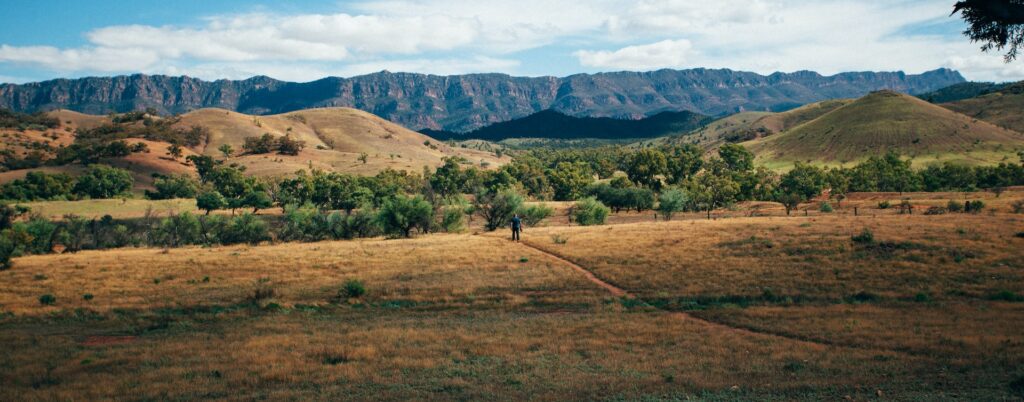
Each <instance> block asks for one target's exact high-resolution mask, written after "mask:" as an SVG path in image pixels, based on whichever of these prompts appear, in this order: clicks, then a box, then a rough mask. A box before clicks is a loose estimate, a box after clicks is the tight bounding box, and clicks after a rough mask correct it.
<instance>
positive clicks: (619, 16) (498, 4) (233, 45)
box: [0, 0, 1024, 80]
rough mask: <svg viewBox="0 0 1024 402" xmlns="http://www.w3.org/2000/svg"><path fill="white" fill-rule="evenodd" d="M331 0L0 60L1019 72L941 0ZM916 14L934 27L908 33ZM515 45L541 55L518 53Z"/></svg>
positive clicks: (177, 65) (170, 65)
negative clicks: (970, 33)
mask: <svg viewBox="0 0 1024 402" xmlns="http://www.w3.org/2000/svg"><path fill="white" fill-rule="evenodd" d="M339 7H341V9H340V10H339V12H337V13H324V14H296V15H283V14H274V13H272V12H267V11H264V12H262V13H249V14H237V15H220V16H212V17H207V18H204V19H200V20H197V23H196V24H194V25H178V26H152V25H122V26H108V27H100V28H97V29H95V30H93V31H90V32H87V33H86V34H85V37H86V39H87V40H88V44H87V45H85V46H81V47H74V48H57V47H52V46H7V45H3V46H0V67H2V66H3V65H5V64H9V65H14V64H17V65H28V66H31V67H38V68H40V69H43V70H48V71H56V72H60V73H61V74H67V73H68V72H100V73H111V72H124V73H129V72H168V73H169V72H174V71H180V72H185V73H190V74H203V75H204V76H214V77H212V78H218V77H216V74H224V77H237V76H239V75H245V74H265V75H271V76H275V77H280V78H283V79H313V78H317V77H313V76H312V75H314V74H325V75H326V74H353V73H366V72H371V71H377V70H382V69H387V70H391V71H403V70H405V71H415V72H429V73H446V74H447V73H465V72H482V71H496V72H507V73H516V72H517V71H522V70H528V71H531V72H534V73H539V74H564V73H573V72H579V71H580V70H584V71H595V70H601V69H616V70H646V69H656V68H664V67H669V68H686V67H709V68H731V69H736V70H750V71H755V72H759V73H772V72H775V71H795V70H815V71H818V72H821V73H823V74H832V73H837V72H842V71H851V70H904V71H907V72H909V73H917V72H921V71H925V70H930V69H934V68H938V67H942V66H946V67H952V68H956V69H959V70H961V71H962V72H963V73H964V75H965V76H966V77H968V78H969V79H988V80H1013V79H1024V71H1022V68H1021V64H1022V63H1024V62H1021V61H1018V62H1016V64H1013V63H1011V64H1003V63H1001V62H997V61H998V60H999V55H998V54H982V53H980V52H979V51H978V49H977V45H976V44H971V43H970V42H969V41H968V40H967V39H966V38H964V37H962V36H961V35H960V34H959V32H957V31H958V30H959V29H956V30H950V32H944V31H942V29H948V27H949V26H950V24H949V23H948V22H950V21H957V18H958V17H950V16H949V12H950V11H951V7H952V5H951V2H950V1H949V0H901V1H892V0H717V1H703V0H634V1H626V0H589V1H566V0H519V1H516V2H509V1H486V0H361V1H355V2H346V3H341V5H340V6H339ZM340 11H344V12H340ZM943 24H946V27H947V28H941V27H942V26H943ZM926 25H927V26H938V27H940V29H939V30H937V31H935V30H933V31H928V30H920V31H919V32H918V33H915V34H911V33H908V32H914V30H913V29H911V28H912V27H919V26H926ZM921 32H925V33H927V34H922V33H921ZM0 43H2V42H0ZM41 45H46V44H45V43H43V44H41ZM543 47H546V48H544V49H543V50H538V51H537V53H528V52H530V51H533V50H535V49H538V48H543ZM520 52H521V53H520ZM538 55H542V56H538ZM517 59H518V60H541V62H538V63H533V64H530V65H525V66H524V65H522V64H520V63H519V62H517V61H516V60H517ZM487 69H491V70H487ZM0 72H2V73H7V74H13V73H11V72H10V71H0Z"/></svg>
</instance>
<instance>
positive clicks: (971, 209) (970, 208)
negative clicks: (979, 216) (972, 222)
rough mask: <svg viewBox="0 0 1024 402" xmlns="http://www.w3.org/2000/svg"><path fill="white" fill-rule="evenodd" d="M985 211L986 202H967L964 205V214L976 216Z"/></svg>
mask: <svg viewBox="0 0 1024 402" xmlns="http://www.w3.org/2000/svg"><path fill="white" fill-rule="evenodd" d="M983 209H985V202H984V201H982V200H974V201H967V202H966V203H964V212H966V213H970V214H976V213H979V212H981V210H983Z"/></svg>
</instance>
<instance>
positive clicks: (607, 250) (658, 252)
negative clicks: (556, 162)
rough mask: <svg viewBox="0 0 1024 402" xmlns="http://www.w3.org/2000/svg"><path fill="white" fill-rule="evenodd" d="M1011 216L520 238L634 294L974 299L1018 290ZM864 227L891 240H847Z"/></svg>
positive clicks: (682, 226) (653, 226) (1023, 281)
mask: <svg viewBox="0 0 1024 402" xmlns="http://www.w3.org/2000/svg"><path fill="white" fill-rule="evenodd" d="M1022 222H1024V220H1022V219H1021V218H1020V217H1019V216H1013V215H1007V214H997V215H995V216H989V215H963V214H952V215H939V216H923V215H912V216H909V215H903V216H900V215H879V216H876V217H868V216H862V217H850V216H846V215H819V216H815V217H812V218H804V217H790V218H785V217H768V218H747V219H720V220H713V221H707V220H703V221H702V220H691V221H681V222H668V223H653V222H647V223H636V224H627V225H617V226H598V227H574V228H566V227H547V228H537V229H535V230H532V231H528V232H524V237H523V238H524V240H525V241H526V242H528V243H529V244H532V245H536V246H538V247H540V248H542V249H545V250H548V251H551V252H553V253H555V254H557V255H560V256H563V257H565V258H568V259H569V260H571V261H574V262H576V263H579V264H580V265H583V266H585V267H588V268H590V269H592V270H593V271H594V272H595V273H596V274H597V275H598V276H599V277H601V278H602V279H605V280H607V281H609V282H611V283H613V284H615V285H618V286H619V287H622V288H625V289H626V290H629V291H632V292H634V293H637V294H640V295H642V296H644V297H653V298H674V297H704V296H716V297H717V296H743V297H754V296H758V295H761V294H763V293H764V292H765V291H766V290H770V291H771V292H772V293H774V294H775V295H781V296H793V297H802V298H807V299H811V300H842V299H843V298H845V297H848V296H851V295H854V294H856V293H858V292H862V291H867V292H872V293H876V294H879V295H881V296H883V297H888V298H906V297H913V296H914V295H916V294H917V293H919V292H927V293H930V294H932V295H935V296H936V297H952V296H947V295H950V294H951V293H953V294H962V295H965V296H969V297H984V296H986V295H988V294H990V293H994V292H997V291H1000V290H1010V291H1014V292H1018V293H1020V292H1024V271H1022V270H1021V268H1022V267H1024V253H1022V252H1021V250H1022V247H1024V239H1020V238H1016V237H1014V234H1015V233H1016V232H1017V231H1019V230H1020V225H1021V223H1022ZM864 229H869V230H871V231H873V232H874V237H875V240H876V241H878V242H892V243H895V244H897V246H894V247H896V249H894V250H888V249H886V247H890V246H891V245H890V246H877V247H868V246H865V245H861V244H857V243H855V242H853V241H852V240H851V236H853V235H856V234H858V233H860V232H861V231H862V230H864ZM556 238H558V239H563V240H567V241H566V242H565V243H564V244H558V243H556V241H555V239H556ZM890 248H891V247H890Z"/></svg>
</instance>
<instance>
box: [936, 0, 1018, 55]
mask: <svg viewBox="0 0 1024 402" xmlns="http://www.w3.org/2000/svg"><path fill="white" fill-rule="evenodd" d="M957 12H959V13H960V14H961V15H962V16H963V19H964V21H966V22H967V23H968V24H970V26H969V27H968V28H967V30H966V31H964V35H967V37H969V38H971V41H972V42H982V43H983V45H982V46H981V50H982V51H985V52H987V51H989V50H992V49H996V50H999V51H1002V50H1003V49H1004V48H1007V50H1006V54H1005V55H1004V56H1003V58H1004V59H1005V60H1006V62H1007V63H1009V62H1011V61H1013V60H1014V59H1016V58H1017V52H1018V48H1019V47H1020V46H1021V44H1022V42H1024V0H963V1H958V2H956V4H954V5H953V13H952V14H950V15H953V14H956V13H957Z"/></svg>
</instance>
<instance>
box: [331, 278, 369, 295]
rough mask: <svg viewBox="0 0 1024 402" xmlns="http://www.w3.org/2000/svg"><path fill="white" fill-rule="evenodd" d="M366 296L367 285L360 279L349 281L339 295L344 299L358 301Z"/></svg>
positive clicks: (342, 287)
mask: <svg viewBox="0 0 1024 402" xmlns="http://www.w3.org/2000/svg"><path fill="white" fill-rule="evenodd" d="M365 294H366V285H364V284H363V281H360V280H358V279H349V280H347V281H345V283H344V284H343V285H342V286H341V290H340V291H338V295H339V296H341V298H342V299H358V298H360V297H363V295H365Z"/></svg>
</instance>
